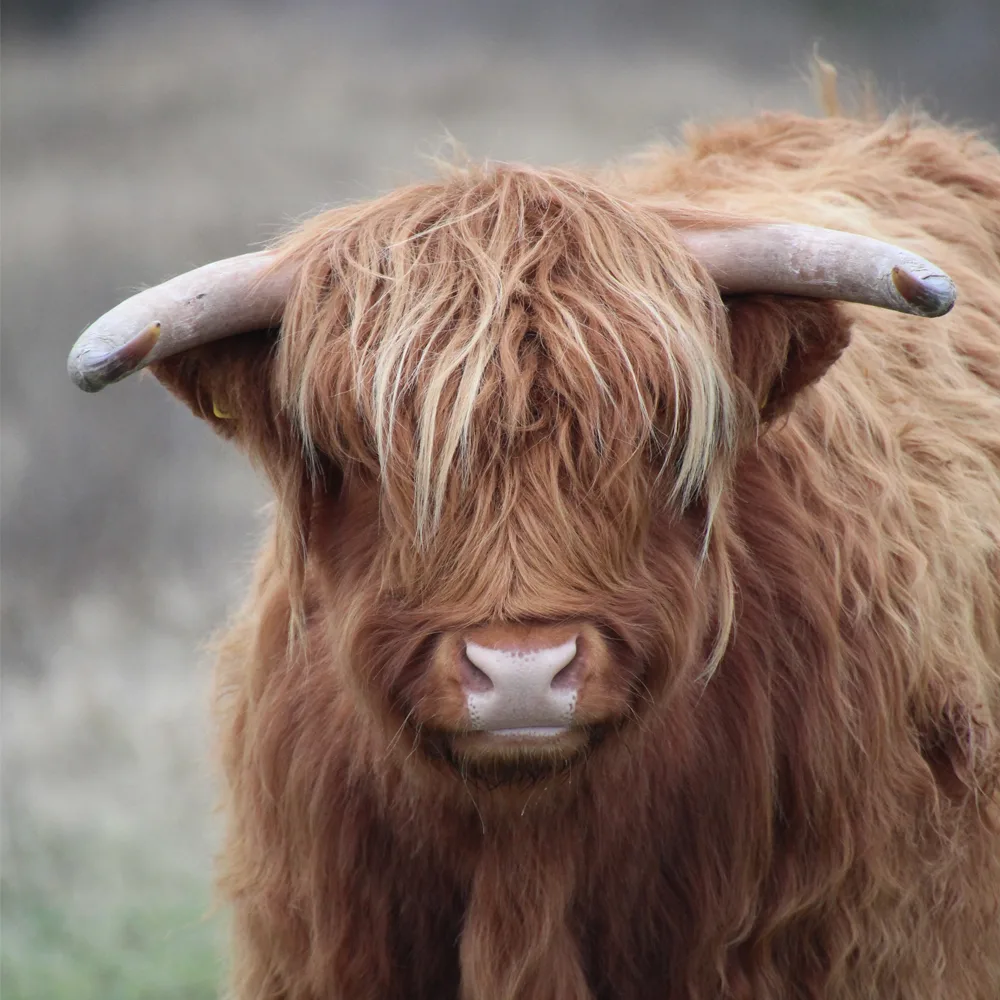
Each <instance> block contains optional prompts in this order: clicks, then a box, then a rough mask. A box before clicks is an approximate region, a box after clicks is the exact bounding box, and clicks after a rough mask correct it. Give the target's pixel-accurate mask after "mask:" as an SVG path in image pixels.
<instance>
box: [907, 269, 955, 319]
mask: <svg viewBox="0 0 1000 1000" xmlns="http://www.w3.org/2000/svg"><path fill="white" fill-rule="evenodd" d="M892 283H893V285H894V286H895V289H896V291H897V292H899V294H900V296H901V297H902V298H903V301H904V302H905V303H906V304H907V307H908V308H907V312H912V313H915V314H916V315H918V316H926V317H928V318H934V317H936V316H943V315H944V314H945V313H946V312H948V311H949V310H950V309H951V308H952V306H954V304H955V296H956V291H955V285H954V282H952V280H951V278H949V277H948V275H946V274H941V273H937V274H925V275H921V276H919V277H918V276H917V275H915V274H914V273H913V272H912V271H907V270H906V269H905V268H902V267H900V266H899V265H896V266H895V267H893V269H892Z"/></svg>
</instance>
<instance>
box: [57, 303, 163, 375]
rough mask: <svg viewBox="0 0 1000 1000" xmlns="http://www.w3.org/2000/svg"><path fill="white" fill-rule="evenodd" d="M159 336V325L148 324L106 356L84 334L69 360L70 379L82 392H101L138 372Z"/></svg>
mask: <svg viewBox="0 0 1000 1000" xmlns="http://www.w3.org/2000/svg"><path fill="white" fill-rule="evenodd" d="M162 332H163V324H162V323H160V322H159V321H157V322H154V323H150V324H149V325H148V326H147V327H145V329H143V330H142V332H141V333H138V334H136V335H135V336H134V337H132V338H131V339H130V340H127V341H126V342H125V343H124V344H122V346H121V347H117V348H115V349H114V350H112V351H108V352H106V353H102V352H100V348H99V347H98V346H97V345H95V344H94V343H93V341H92V340H91V338H90V337H88V336H87V334H84V335H83V337H82V338H81V339H80V341H79V342H78V344H77V346H76V347H75V348H74V349H73V351H72V353H71V354H70V356H69V363H68V365H67V368H68V370H69V377H70V378H71V379H72V380H73V383H74V385H76V386H77V387H78V388H80V389H82V390H83V391H84V392H100V390H101V389H103V388H104V387H105V386H107V385H111V383H112V382H118V381H119V380H121V379H123V378H125V376H126V375H131V374H132V373H133V372H134V371H136V370H137V369H139V368H141V367H142V366H143V364H145V363H146V360H147V359H148V357H149V355H150V353H151V352H152V350H153V348H154V347H156V344H157V342H158V341H159V339H160V334H161V333H162Z"/></svg>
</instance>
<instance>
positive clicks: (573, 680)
mask: <svg viewBox="0 0 1000 1000" xmlns="http://www.w3.org/2000/svg"><path fill="white" fill-rule="evenodd" d="M552 686H553V687H554V688H567V689H574V688H578V687H579V686H580V657H579V656H577V657H574V658H573V660H572V662H571V663H567V664H566V666H565V667H563V668H562V670H560V671H559V673H557V674H556V675H555V677H553V678H552Z"/></svg>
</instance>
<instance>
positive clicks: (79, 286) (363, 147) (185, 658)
mask: <svg viewBox="0 0 1000 1000" xmlns="http://www.w3.org/2000/svg"><path fill="white" fill-rule="evenodd" d="M965 6H966V7H968V6H969V4H966V5H965ZM972 7H975V4H974V3H973V4H972ZM446 9H447V8H446V7H442V11H445V12H446ZM986 9H987V5H984V6H983V10H986ZM401 24H403V27H402V28H401V27H400V25H401ZM449 25H450V22H448V21H447V19H446V18H444V16H443V14H442V19H441V23H439V24H437V26H436V28H435V30H433V31H427V30H424V31H418V30H416V29H413V30H411V29H410V27H409V22H405V21H402V22H401V21H400V20H399V19H398V18H396V19H394V17H393V8H392V5H391V4H387V3H382V4H381V5H379V6H378V8H377V10H376V11H375V12H374V13H373V12H372V11H371V10H370V11H369V12H368V13H367V14H365V13H362V12H361V11H360V9H355V10H354V11H353V12H350V13H349V12H348V11H346V10H338V11H334V12H331V11H330V10H326V11H320V10H319V9H318V8H316V7H308V6H302V5H294V4H291V5H290V4H284V5H280V6H275V5H272V6H270V7H268V6H266V5H263V6H262V5H257V6H254V7H236V6H220V5H219V4H217V3H216V4H212V5H210V6H201V7H196V6H192V7H178V6H177V5H166V6H164V5H159V6H156V7H149V8H145V9H144V10H143V11H142V13H141V14H139V15H129V16H124V15H122V13H121V12H120V11H119V12H111V13H107V12H106V13H105V14H104V15H102V16H98V17H97V18H95V19H92V20H90V21H88V22H85V23H84V25H83V26H82V28H81V30H80V31H79V32H78V33H77V34H75V35H73V36H72V37H69V38H62V39H38V38H35V39H30V38H24V37H15V39H14V40H13V41H11V40H10V39H9V38H8V37H6V36H5V49H4V56H3V67H2V73H3V81H2V92H3V139H2V155H3V164H2V167H3V170H2V199H3V202H2V207H3V241H2V268H3V289H2V291H3V299H2V307H3V312H2V321H3V368H2V397H0V406H2V460H3V480H2V505H3V620H2V627H3V631H2V639H3V671H4V678H3V685H4V687H3V733H2V736H3V775H2V779H3V780H2V807H3V811H2V836H3V843H2V858H0V860H2V866H3V897H2V905H3V945H2V947H3V952H2V956H3V978H2V983H0V986H2V989H3V991H4V995H5V997H6V1000H17V998H28V997H38V998H42V997H46V998H53V1000H57V998H61V997H70V996H72V997H74V998H81V1000H88V998H94V1000H96V998H98V997H100V998H102V1000H110V998H117V997H122V998H124V997H145V998H150V1000H153V998H166V997H172V996H185V997H190V998H201V997H205V998H207V997H209V996H212V995H214V990H215V983H216V981H217V979H218V959H217V954H218V949H217V947H216V938H217V936H218V932H219V921H218V920H217V919H214V918H213V919H210V920H204V919H203V914H204V913H205V912H206V911H207V908H208V904H209V870H210V865H211V855H212V849H213V843H214V840H215V829H214V827H213V822H212V819H211V802H212V791H211V786H212V780H213V776H212V768H211V763H210V753H209V740H208V735H207V734H208V691H209V664H208V662H207V657H206V655H205V654H204V649H203V644H204V642H205V640H206V639H207V638H208V637H209V636H210V634H211V632H212V630H213V629H214V628H216V627H217V626H218V625H219V624H220V623H221V622H222V621H223V619H224V617H225V614H226V611H227V609H228V608H230V607H231V606H232V605H233V602H234V601H235V600H236V599H237V597H238V595H239V593H240V591H241V589H242V585H243V581H244V579H245V576H246V573H247V571H248V568H249V562H250V559H251V556H252V553H253V549H254V544H255V538H256V533H257V530H258V519H259V512H260V510H261V508H262V505H263V504H264V503H265V502H266V496H265V493H264V491H263V489H262V488H261V486H260V484H259V482H258V481H257V479H256V477H255V476H254V474H253V473H252V472H251V471H250V470H249V469H248V468H247V466H246V465H245V463H244V462H243V461H242V459H241V458H240V457H238V456H237V455H235V454H234V453H231V452H230V451H229V450H227V449H226V448H224V447H223V446H222V445H221V444H220V443H219V442H217V441H215V440H214V438H213V437H212V436H211V435H210V433H209V432H208V431H207V429H205V428H204V427H202V426H199V425H198V424H197V422H196V421H195V420H194V418H192V417H191V416H189V415H188V414H187V413H186V412H185V411H182V410H181V409H180V408H179V407H177V406H176V405H174V404H172V403H171V402H170V401H169V400H168V398H167V397H166V394H165V393H164V392H163V391H162V390H161V389H160V387H159V386H158V385H157V384H156V383H155V382H153V381H152V380H151V379H147V378H143V379H137V380H134V381H132V382H127V383H124V384H122V385H120V386H115V387H112V388H110V389H109V390H107V391H106V392H105V393H102V394H101V395H99V396H96V397H92V398H88V397H85V396H83V395H82V394H80V393H79V392H78V391H77V390H76V389H74V388H73V387H72V386H71V384H70V383H69V381H68V379H67V378H66V376H65V374H64V361H65V355H66V352H67V350H68V348H69V346H70V344H71V342H72V340H73V338H74V337H75V335H76V334H77V333H78V332H79V331H80V330H81V329H82V328H83V327H84V326H85V325H86V324H87V323H88V322H90V321H91V320H93V319H94V318H96V316H98V315H99V314H100V313H101V312H102V311H104V310H105V309H106V308H108V307H110V306H111V305H113V304H114V303H115V302H117V301H118V300H119V299H120V298H121V297H123V296H124V295H125V294H127V293H128V292H130V291H131V290H132V289H134V288H136V287H138V286H141V285H143V284H145V283H150V282H154V281H157V280H160V279H163V278H165V277H168V276H170V275H171V274H173V273H176V272H177V271H179V270H181V269H183V268H187V267H190V266H194V265H197V264H200V263H203V262H205V261H207V260H209V259H213V258H216V257H221V256H227V255H230V254H233V253H238V252H240V251H242V250H243V249H244V248H246V247H247V246H248V245H251V244H254V243H256V242H259V241H261V240H264V239H267V238H269V237H271V236H273V235H274V234H275V233H276V232H278V231H280V230H281V229H283V228H285V227H286V226H287V225H289V224H290V223H291V222H292V221H293V220H294V219H296V218H299V217H301V216H303V215H305V214H307V213H310V212H312V211H314V210H317V209H319V208H321V207H324V206H326V205H328V204H331V203H335V202H339V201H343V200H345V199H354V198H360V197H367V196H370V195H372V194H375V193H377V192H379V191H381V190H384V189H385V188H387V187H389V186H391V185H393V184H395V183H398V182H400V181H403V180H407V179H410V178H412V177H414V176H417V175H421V174H426V173H428V172H429V170H430V167H429V164H428V162H427V160H426V158H425V157H426V154H428V153H433V152H435V151H437V150H438V149H439V148H440V145H441V140H442V137H443V136H444V135H445V134H446V132H448V133H451V134H452V135H454V136H456V137H457V138H458V139H459V140H460V141H461V142H462V144H463V145H464V146H465V147H466V148H467V149H468V150H469V151H470V153H471V154H472V155H474V156H477V157H480V156H489V157H491V158H501V159H523V160H530V161H533V162H538V163H544V162H560V163H565V162H582V163H596V162H600V161H602V160H604V159H607V158H609V157H611V156H613V155H616V154H618V153H621V152H623V151H626V150H628V149H631V148H634V147H636V146H639V145H641V144H643V143H644V142H646V141H649V140H651V139H654V138H658V137H666V138H671V137H674V136H675V135H676V134H677V130H678V128H679V126H680V124H681V123H682V121H683V120H685V119H687V118H712V117H718V116H722V115H731V114H739V113H744V112H750V111H753V110H755V109H759V108H765V107H770V108H774V107H798V108H802V109H811V106H812V105H811V100H810V97H809V94H808V90H807V88H806V87H805V85H804V83H803V82H802V76H803V69H804V67H805V65H806V59H807V55H808V52H809V38H808V31H807V30H806V29H807V27H808V26H807V25H806V27H805V28H803V27H802V26H801V25H800V26H799V28H797V29H796V31H797V32H798V33H796V31H793V32H791V33H790V34H787V33H786V34H785V35H780V39H779V44H778V46H777V48H778V49H779V50H781V52H782V53H783V58H777V59H774V58H773V55H774V45H773V44H772V46H771V47H770V48H765V49H761V52H760V53H759V55H758V58H757V59H756V65H753V64H754V62H755V60H754V58H753V57H752V54H750V56H748V54H747V53H745V52H744V53H743V54H742V57H741V58H740V59H739V60H738V61H734V60H733V59H730V58H729V57H728V55H727V53H729V52H732V51H733V47H734V46H735V47H736V48H737V49H738V48H739V31H738V30H737V31H736V32H735V34H734V32H733V30H730V31H729V32H728V33H726V34H725V35H724V36H720V42H719V45H718V46H717V47H713V45H712V44H705V45H701V46H698V47H696V46H691V45H688V44H686V43H684V37H686V36H683V34H682V33H679V34H678V37H677V38H675V39H673V40H671V38H670V37H669V33H668V36H666V37H665V36H664V35H663V33H662V32H661V31H659V30H658V31H657V32H656V33H653V35H652V36H651V37H647V38H645V39H644V38H642V32H641V31H638V32H633V33H632V35H631V36H630V40H628V41H627V44H624V43H619V44H616V45H614V46H612V45H610V44H606V43H605V40H604V39H601V38H600V37H599V36H592V37H589V38H588V37H584V36H585V35H586V33H585V32H584V33H582V34H581V33H575V34H574V35H573V37H572V38H571V39H570V40H567V39H566V38H563V39H562V40H561V41H560V39H559V34H558V32H556V33H554V34H553V33H552V32H549V33H548V34H544V33H542V34H540V35H538V36H537V37H534V38H532V39H525V38H523V37H518V35H517V32H516V31H509V30H500V29H499V28H496V29H494V28H490V29H489V30H481V31H476V30H474V28H473V29H470V28H469V27H468V26H466V27H465V28H457V27H455V26H454V25H450V26H449ZM731 27H732V26H731ZM785 27H786V28H787V25H785ZM972 34H974V33H972ZM972 34H970V38H971V37H972ZM748 37H749V36H748ZM753 37H757V36H753ZM771 41H772V43H773V42H774V37H772V39H771ZM782 46H784V49H782ZM875 68H876V70H877V68H878V67H877V65H876V66H875ZM915 75H916V74H915ZM917 79H919V77H917ZM889 82H890V83H895V82H896V81H893V80H890V81H889ZM984 86H985V85H984ZM992 87H993V90H992V91H989V88H988V86H987V87H986V89H982V88H981V89H980V90H976V89H975V88H973V89H972V90H968V88H967V89H966V98H967V99H966V100H965V102H964V103H963V102H962V100H961V99H960V100H958V101H957V103H955V104H954V105H953V106H950V107H946V108H944V109H943V110H945V111H946V112H948V113H950V114H951V115H952V116H956V115H964V114H968V113H972V114H979V115H980V116H982V114H983V112H982V110H981V107H987V106H989V107H992V106H993V105H992V104H990V103H989V101H988V98H992V97H994V96H995V94H996V90H997V85H996V84H993V85H992ZM977 102H978V103H977Z"/></svg>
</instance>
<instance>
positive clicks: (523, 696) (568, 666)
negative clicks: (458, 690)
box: [461, 635, 581, 736]
mask: <svg viewBox="0 0 1000 1000" xmlns="http://www.w3.org/2000/svg"><path fill="white" fill-rule="evenodd" d="M546 638H551V636H546V635H541V636H538V635H535V636H532V637H531V638H530V639H529V640H528V641H524V640H522V641H519V642H517V643H516V644H507V643H505V644H503V645H481V644H479V643H477V642H473V641H471V640H469V641H466V643H465V662H464V663H463V669H462V671H461V678H462V686H463V688H464V690H465V694H466V708H467V710H468V714H469V722H470V726H471V728H472V729H474V730H479V731H486V732H491V733H495V734H497V735H502V736H517V735H521V736H544V735H553V734H555V733H557V732H559V731H561V730H563V729H566V728H567V727H569V726H570V725H571V724H572V722H573V712H574V709H575V708H576V701H577V693H578V690H579V687H580V676H579V675H580V672H581V671H580V662H579V657H578V636H576V635H572V636H570V637H569V638H565V639H563V641H562V642H559V643H558V644H557V645H547V644H544V640H545V639H546Z"/></svg>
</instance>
